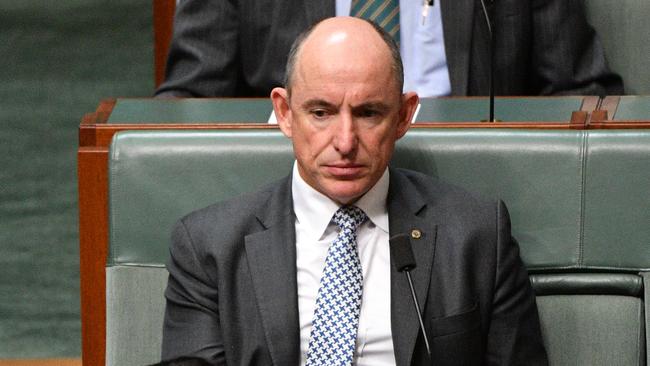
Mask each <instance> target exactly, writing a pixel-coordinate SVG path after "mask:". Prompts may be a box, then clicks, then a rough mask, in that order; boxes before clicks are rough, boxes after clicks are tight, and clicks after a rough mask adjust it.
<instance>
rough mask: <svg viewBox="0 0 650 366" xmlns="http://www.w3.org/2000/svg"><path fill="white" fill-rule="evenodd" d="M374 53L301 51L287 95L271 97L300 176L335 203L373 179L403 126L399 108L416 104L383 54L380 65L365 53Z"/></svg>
mask: <svg viewBox="0 0 650 366" xmlns="http://www.w3.org/2000/svg"><path fill="white" fill-rule="evenodd" d="M341 37H344V36H343V35H341ZM371 46H372V45H371ZM382 46H384V45H383V44H382ZM384 47H385V46H384ZM369 48H372V47H369ZM377 51H378V50H376V49H369V50H358V49H357V50H356V52H355V53H354V56H353V57H354V58H353V60H354V62H350V54H347V55H346V54H345V52H344V53H341V52H337V51H333V52H327V53H325V54H318V55H315V56H316V57H310V56H314V55H308V54H303V55H301V56H302V57H301V59H300V62H299V63H298V65H297V68H296V71H295V73H294V78H293V83H292V88H291V95H290V97H289V96H288V95H287V94H284V96H285V99H282V98H281V97H282V96H281V95H280V96H279V97H278V96H275V97H274V96H273V94H272V97H273V99H274V104H275V103H276V101H277V102H282V100H284V101H285V103H286V104H287V105H286V106H285V107H284V109H285V113H284V114H283V116H284V118H282V116H281V118H279V123H280V127H281V128H282V130H283V132H284V133H285V134H286V135H287V136H289V137H290V138H291V139H292V141H293V149H294V154H295V155H296V160H297V162H298V171H299V173H300V176H301V177H302V178H303V179H304V180H305V181H306V182H307V183H308V184H309V185H310V186H312V187H313V188H314V189H316V190H317V191H319V192H321V193H323V194H324V195H326V196H328V197H329V198H331V199H333V200H334V201H337V202H338V203H340V204H349V203H352V202H354V201H355V200H357V199H358V198H359V197H361V196H362V195H363V194H365V193H366V192H367V191H368V190H369V189H370V188H372V186H373V185H374V184H375V183H376V182H377V181H378V180H379V178H380V177H381V175H382V174H383V172H384V170H385V169H386V166H387V165H388V162H389V160H390V158H391V156H392V153H393V150H394V146H395V141H396V140H397V139H399V138H400V137H402V136H403V135H404V133H406V131H407V129H408V127H409V122H410V121H409V119H410V116H411V115H412V111H410V110H408V108H406V107H409V108H410V107H413V108H414V106H415V105H416V104H417V96H415V104H413V101H412V100H406V99H408V96H403V95H402V94H401V92H400V91H399V90H398V87H397V85H396V81H395V78H394V76H393V73H392V70H391V64H390V58H389V56H387V55H385V57H384V58H386V62H382V61H381V60H380V61H378V60H377V58H376V57H373V56H377V55H376V54H377ZM305 52H308V50H304V51H303V53H305ZM384 52H385V53H386V54H387V53H388V50H387V49H386V50H385V51H384ZM346 56H347V57H346ZM281 90H283V91H284V89H281ZM285 93H286V91H285ZM287 97H288V99H287ZM402 106H405V108H402ZM279 108H281V109H282V108H283V107H281V106H280V107H279ZM276 110H277V109H276ZM281 114H282V113H281Z"/></svg>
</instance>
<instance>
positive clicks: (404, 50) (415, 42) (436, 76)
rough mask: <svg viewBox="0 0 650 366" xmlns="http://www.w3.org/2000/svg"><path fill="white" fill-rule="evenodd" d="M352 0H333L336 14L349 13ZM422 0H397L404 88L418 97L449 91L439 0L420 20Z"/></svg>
mask: <svg viewBox="0 0 650 366" xmlns="http://www.w3.org/2000/svg"><path fill="white" fill-rule="evenodd" d="M351 3H352V0H336V15H337V16H345V15H349V14H350V4H351ZM422 7H423V1H422V0H400V2H399V15H400V17H399V19H400V20H399V23H400V53H401V54H402V62H403V63H404V91H405V92H407V91H415V92H417V93H418V95H419V96H420V97H436V96H444V95H449V94H451V82H450V81H449V69H448V68H447V55H446V53H445V40H444V35H443V31H442V16H441V14H440V0H435V1H434V5H433V7H430V8H429V12H428V15H427V16H426V17H425V18H424V24H423V22H422Z"/></svg>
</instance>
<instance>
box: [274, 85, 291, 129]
mask: <svg viewBox="0 0 650 366" xmlns="http://www.w3.org/2000/svg"><path fill="white" fill-rule="evenodd" d="M271 101H272V102H273V111H274V112H275V119H276V120H277V121H278V126H279V127H280V130H282V133H284V135H285V136H287V137H288V138H291V135H292V133H291V108H290V106H289V93H288V92H287V90H286V89H284V88H273V90H271Z"/></svg>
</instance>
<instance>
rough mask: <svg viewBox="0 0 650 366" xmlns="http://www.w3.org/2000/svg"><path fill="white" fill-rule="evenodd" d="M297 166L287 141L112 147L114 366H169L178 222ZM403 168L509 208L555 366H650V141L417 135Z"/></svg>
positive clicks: (128, 141) (501, 133) (262, 136)
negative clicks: (164, 348)
mask: <svg viewBox="0 0 650 366" xmlns="http://www.w3.org/2000/svg"><path fill="white" fill-rule="evenodd" d="M292 160H293V159H292V151H291V145H290V142H289V141H288V140H287V139H285V138H284V137H283V136H282V135H281V133H280V132H279V131H277V130H247V131H241V130H240V131H234V130H230V131H176V132H169V131H163V132H154V131H140V132H122V133H119V134H117V135H116V136H115V138H114V141H113V144H112V147H111V152H110V158H109V206H110V208H109V217H110V248H109V258H108V263H107V269H106V271H107V345H106V346H107V356H106V359H107V365H142V364H146V363H153V362H156V361H158V358H159V352H160V340H161V339H160V338H161V326H162V316H163V310H164V298H163V291H164V287H165V285H166V279H167V273H166V271H165V269H164V263H165V262H166V260H167V255H168V254H167V253H168V250H167V248H168V245H169V233H170V230H171V227H172V224H173V223H174V222H175V221H176V220H177V219H178V218H180V217H181V216H182V215H184V214H185V213H187V212H190V211H192V210H194V209H197V208H200V207H203V206H206V205H208V204H210V203H213V202H215V201H218V200H221V199H224V198H227V197H232V196H234V195H236V194H240V193H242V192H246V191H251V190H254V189H256V187H259V186H260V185H262V184H264V183H266V182H270V181H272V180H274V179H277V178H280V177H282V176H284V175H286V174H287V173H288V172H289V171H290V169H291V165H292ZM392 164H393V165H395V166H400V167H407V168H411V169H415V170H419V171H422V172H425V173H427V174H430V175H432V176H437V177H440V178H441V179H443V180H445V181H448V182H451V183H454V184H457V185H461V186H463V187H465V188H467V189H469V190H472V191H475V192H478V193H480V194H483V195H485V196H493V197H501V198H502V199H503V200H504V201H505V202H506V204H507V205H508V208H509V210H510V214H511V217H512V224H513V232H514V234H515V236H516V237H517V238H518V240H519V243H520V246H521V249H522V258H523V259H524V262H525V263H526V265H527V267H528V268H529V271H530V273H531V281H532V283H533V286H534V288H535V289H536V292H537V295H538V297H537V301H538V305H539V309H540V317H541V320H542V328H543V335H544V340H545V343H546V345H547V348H548V351H549V356H550V359H551V364H552V365H645V364H646V362H647V359H646V349H647V345H646V344H645V343H646V342H647V339H648V337H647V336H646V328H647V320H646V317H645V314H647V313H648V311H649V310H648V309H647V307H648V303H647V302H646V301H645V300H644V299H646V298H647V297H648V294H647V292H648V289H647V287H649V286H646V287H644V282H645V283H647V281H649V280H650V278H649V277H648V274H647V273H645V272H647V271H648V270H650V250H649V249H648V244H650V242H648V238H650V225H648V223H650V194H648V193H647V189H648V186H650V184H649V183H650V169H648V167H650V131H634V130H628V131H542V130H489V129H483V130H469V129H463V130H445V129H413V130H411V131H409V133H408V134H407V135H406V136H405V137H404V138H403V139H402V140H400V142H399V143H398V146H397V151H396V154H395V157H394V159H393V162H392ZM644 292H645V293H644Z"/></svg>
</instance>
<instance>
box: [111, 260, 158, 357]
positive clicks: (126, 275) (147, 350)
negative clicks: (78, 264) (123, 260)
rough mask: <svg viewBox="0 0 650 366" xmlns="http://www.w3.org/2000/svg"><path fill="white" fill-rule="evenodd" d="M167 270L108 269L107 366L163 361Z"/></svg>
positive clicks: (140, 268)
mask: <svg viewBox="0 0 650 366" xmlns="http://www.w3.org/2000/svg"><path fill="white" fill-rule="evenodd" d="M166 286H167V270H166V269H165V268H164V267H143V266H117V267H108V268H106V365H107V366H131V365H133V366H136V365H137V366H140V365H149V364H152V363H155V362H158V361H160V347H161V345H162V323H163V317H164V312H165V298H164V296H163V294H164V292H165V287H166Z"/></svg>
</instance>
